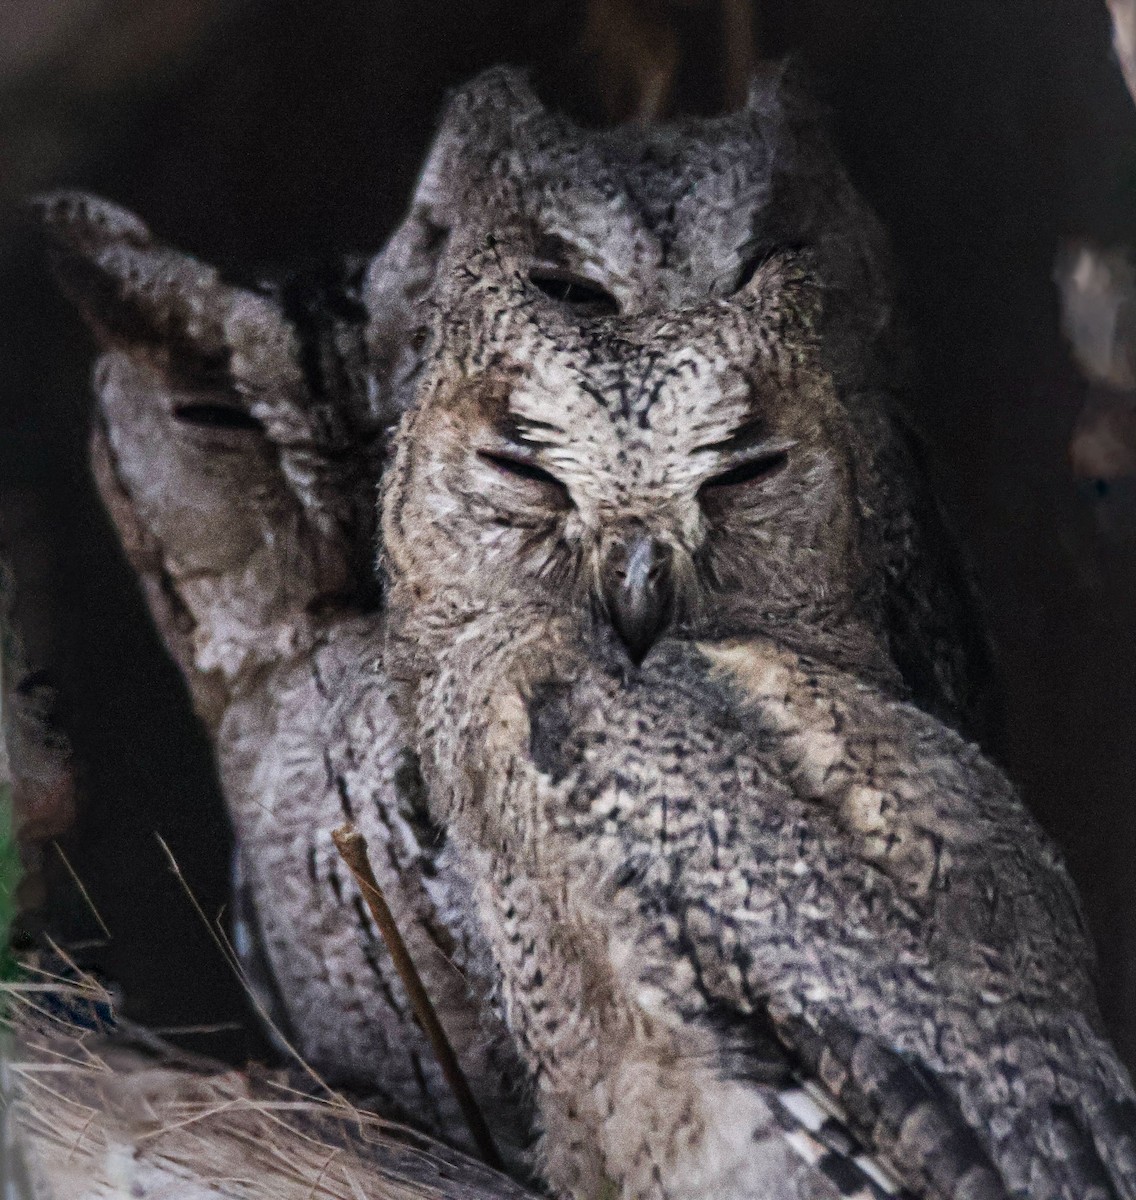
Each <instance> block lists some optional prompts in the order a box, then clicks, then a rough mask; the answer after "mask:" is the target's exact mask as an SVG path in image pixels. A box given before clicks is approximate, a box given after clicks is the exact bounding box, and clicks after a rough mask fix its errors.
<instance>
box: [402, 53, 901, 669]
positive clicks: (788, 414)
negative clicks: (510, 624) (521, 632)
mask: <svg viewBox="0 0 1136 1200" xmlns="http://www.w3.org/2000/svg"><path fill="white" fill-rule="evenodd" d="M408 228H417V229H418V230H419V231H422V230H427V229H429V230H431V231H432V237H433V240H434V242H435V244H436V247H437V249H436V256H437V257H436V264H437V265H436V268H435V274H434V278H433V281H432V285H431V289H430V293H429V303H428V305H427V306H426V307H427V309H428V311H429V314H430V319H429V321H428V322H427V324H426V327H425V328H424V334H425V335H426V337H425V351H424V353H423V357H422V360H421V363H422V365H421V370H420V374H419V377H418V380H417V396H416V401H415V404H414V407H413V410H412V412H411V413H410V414H409V416H408V417H407V418H406V420H405V421H404V425H403V428H402V430H401V433H400V437H399V451H398V458H397V462H396V464H395V466H394V468H393V470H392V471H391V473H390V475H389V476H388V479H387V484H386V498H385V526H384V534H383V541H384V551H385V553H386V556H387V561H388V569H389V571H390V573H391V575H392V576H393V577H394V579H395V580H396V582H397V581H402V582H405V583H407V584H409V585H410V586H411V587H412V588H413V595H414V596H415V597H416V598H417V599H415V600H414V601H413V603H415V604H420V602H421V598H422V597H423V596H430V597H432V598H433V599H435V600H438V601H439V603H440V604H441V609H442V610H444V611H449V612H450V613H451V615H452V616H453V619H454V620H461V621H464V620H466V619H468V618H469V615H470V614H471V613H472V612H477V611H485V610H496V611H506V610H515V609H516V608H517V607H518V606H522V607H528V608H530V609H531V608H532V607H533V606H535V607H536V608H537V609H539V610H541V611H542V612H546V613H553V614H560V615H573V614H574V615H575V616H577V617H578V618H579V620H580V621H582V622H585V623H587V624H588V625H589V626H590V627H591V628H593V629H595V630H596V631H597V632H604V631H606V632H608V633H611V634H612V635H613V638H614V639H615V644H617V645H621V646H622V647H623V649H624V650H625V651H626V653H627V655H628V656H630V658H631V659H632V660H636V661H637V660H639V659H641V658H642V657H643V656H644V655H645V654H646V653H647V652H648V651H649V649H650V647H651V645H652V644H653V642H654V641H655V640H656V639H657V638H658V637H659V636H660V634H662V633H663V631H664V630H675V629H677V630H682V631H685V632H686V633H688V634H691V635H695V636H696V635H698V634H702V633H707V634H708V633H711V632H717V633H736V632H744V631H746V630H749V629H753V628H755V627H757V626H759V625H761V624H762V623H764V622H768V621H770V620H797V621H804V620H808V621H813V622H825V621H840V620H842V619H845V618H847V617H848V616H849V615H852V614H853V613H854V611H855V610H856V609H857V608H858V607H859V608H863V607H865V605H869V606H870V601H866V600H865V596H866V594H867V593H871V592H872V591H873V587H874V585H873V582H872V580H871V579H869V578H867V574H868V573H867V572H866V570H865V567H864V561H865V556H864V554H863V552H862V545H861V543H862V538H861V532H862V524H863V522H862V520H861V515H862V514H861V510H860V508H859V506H858V501H859V493H860V490H861V488H862V481H861V480H858V479H857V461H856V455H855V453H854V452H853V443H854V442H855V440H856V437H857V434H856V432H855V430H854V428H853V425H852V422H850V420H849V417H848V412H847V408H846V405H845V397H846V395H847V394H848V393H849V392H850V391H854V390H860V389H862V388H864V387H865V386H866V382H865V381H867V380H870V379H872V378H873V376H874V375H875V373H876V372H877V371H878V362H877V359H876V355H877V344H878V343H879V342H880V341H881V339H882V338H883V336H884V334H885V332H886V326H887V312H888V304H887V288H886V284H885V282H884V278H885V273H884V270H883V267H882V265H881V264H882V250H881V246H880V243H879V236H878V230H877V227H876V225H875V223H874V221H873V220H872V219H871V218H870V216H869V215H868V214H867V213H866V211H865V209H864V207H863V205H862V202H860V200H859V199H858V197H856V195H855V193H854V192H853V191H852V189H851V188H850V186H849V185H848V183H847V180H846V178H845V176H844V174H843V172H842V171H841V170H840V168H839V166H838V164H837V163H836V161H835V159H834V157H833V156H832V155H831V152H830V151H829V150H828V148H827V145H826V143H825V142H824V140H823V137H822V136H821V134H820V133H819V131H818V129H817V126H816V124H815V122H813V121H811V120H809V119H807V118H806V116H805V115H804V110H802V109H801V108H799V106H798V103H797V102H796V101H795V100H791V99H790V98H789V94H788V93H787V92H786V90H785V88H784V87H783V86H782V84H781V82H780V81H777V80H775V81H773V82H770V83H769V84H767V85H765V86H762V87H756V88H755V89H754V93H753V95H752V96H751V99H750V103H749V105H748V106H747V107H746V108H745V109H744V110H743V111H742V112H740V113H735V114H732V115H731V116H728V117H724V118H721V119H718V120H713V121H699V122H691V123H689V124H686V125H683V124H678V125H672V126H664V127H658V128H653V129H648V130H643V129H641V128H637V129H634V130H628V129H623V130H614V131H587V130H582V129H580V128H578V127H576V126H575V125H573V124H572V123H571V122H570V121H568V120H567V119H565V118H563V117H561V116H557V115H555V114H551V113H549V112H548V111H546V110H545V109H544V108H543V107H542V106H541V105H540V104H539V102H538V101H537V100H536V99H535V98H534V97H533V95H532V94H531V92H529V91H528V89H527V87H526V86H525V84H524V82H523V80H521V79H520V78H519V77H518V76H517V75H515V74H513V73H510V72H503V71H498V72H492V73H490V74H489V75H488V76H485V77H483V78H482V79H481V80H479V81H477V82H476V83H475V84H474V85H472V86H471V87H470V88H469V89H467V90H466V91H465V92H464V93H461V94H459V96H458V97H457V98H456V99H455V101H454V102H453V104H452V105H451V108H450V111H449V113H448V116H447V118H446V120H445V122H444V123H443V126H442V130H441V132H440V134H439V137H438V140H437V143H436V148H435V150H434V152H433V154H432V156H431V158H430V160H429V161H428V163H427V165H426V168H425V171H424V173H423V178H422V181H421V184H420V186H419V190H418V193H417V197H416V201H415V208H414V213H413V214H412V218H411V221H410V222H409V223H408ZM404 236H405V235H404ZM877 590H878V589H877Z"/></svg>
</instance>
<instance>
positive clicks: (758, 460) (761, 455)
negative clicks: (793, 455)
mask: <svg viewBox="0 0 1136 1200" xmlns="http://www.w3.org/2000/svg"><path fill="white" fill-rule="evenodd" d="M795 444H796V443H795V442H781V443H779V444H773V443H771V444H770V445H769V447H768V448H766V449H762V450H760V451H756V452H755V451H754V450H752V449H750V450H747V451H746V453H745V454H738V455H736V456H734V457H733V459H732V461H731V460H730V459H726V460H725V461H724V462H722V463H721V464H719V466H720V467H721V468H722V469H720V470H718V471H717V472H715V474H713V475H711V476H710V478H709V479H706V480H704V481H703V483H702V484H701V486H700V487H699V489H698V491H699V494H701V495H704V494H706V493H707V492H715V491H723V490H726V489H729V488H735V487H744V486H745V485H746V484H751V483H764V482H765V481H766V480H767V479H772V478H773V476H774V475H779V474H780V473H781V472H782V471H783V470H784V469H785V468H786V467H787V466H788V465H789V450H790V448H791V447H792V446H794V445H795Z"/></svg>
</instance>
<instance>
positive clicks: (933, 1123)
mask: <svg viewBox="0 0 1136 1200" xmlns="http://www.w3.org/2000/svg"><path fill="white" fill-rule="evenodd" d="M775 1025H776V1028H777V1032H778V1035H779V1037H780V1038H781V1040H782V1042H783V1043H784V1044H785V1045H786V1047H787V1048H789V1050H790V1052H791V1054H792V1056H793V1058H794V1059H795V1060H796V1062H797V1063H798V1069H799V1070H800V1071H801V1072H802V1078H806V1079H809V1080H812V1081H815V1082H813V1083H811V1084H808V1085H806V1087H807V1088H809V1090H810V1091H813V1089H819V1090H818V1091H813V1094H814V1095H819V1096H820V1098H821V1104H822V1107H828V1108H830V1109H831V1110H832V1111H835V1112H838V1113H839V1114H841V1120H842V1122H843V1124H844V1126H845V1128H846V1130H847V1131H849V1132H850V1133H851V1134H852V1135H853V1136H854V1137H855V1138H857V1139H858V1144H859V1145H860V1146H861V1147H864V1148H865V1149H866V1150H867V1151H868V1152H869V1153H870V1154H871V1155H872V1158H871V1159H862V1160H861V1161H870V1162H873V1163H875V1164H878V1165H880V1166H882V1168H883V1170H884V1171H885V1172H887V1174H888V1175H889V1176H890V1177H892V1178H895V1179H898V1180H900V1181H902V1184H903V1185H904V1186H905V1187H906V1188H908V1189H909V1191H910V1194H914V1195H915V1196H918V1197H919V1198H920V1200H1009V1197H1011V1196H1018V1195H1025V1194H1027V1193H1025V1192H1022V1191H1020V1190H1019V1189H1020V1188H1021V1187H1022V1186H1029V1187H1030V1191H1029V1193H1028V1194H1030V1195H1033V1194H1034V1192H1033V1187H1035V1186H1036V1187H1038V1188H1043V1189H1044V1191H1043V1192H1042V1191H1039V1192H1038V1193H1037V1194H1039V1195H1041V1194H1044V1195H1045V1196H1051V1195H1052V1196H1060V1197H1062V1198H1063V1200H1088V1198H1089V1197H1092V1198H1094V1200H1131V1198H1132V1197H1134V1196H1136V1154H1134V1149H1136V1120H1134V1118H1136V1113H1134V1111H1133V1106H1132V1104H1131V1102H1130V1101H1128V1100H1125V1099H1123V1098H1122V1099H1114V1100H1111V1101H1107V1100H1106V1101H1100V1100H1096V1101H1094V1100H1092V1098H1090V1097H1088V1096H1086V1097H1085V1105H1086V1107H1085V1110H1084V1111H1075V1110H1074V1108H1073V1107H1072V1106H1069V1105H1061V1104H1058V1103H1056V1102H1054V1103H1053V1104H1051V1105H1048V1106H1046V1108H1045V1109H1044V1110H1043V1111H1038V1112H1036V1113H1031V1114H1029V1115H1028V1116H1027V1118H1026V1119H1027V1120H1028V1121H1029V1122H1030V1125H1031V1128H1030V1130H1029V1134H1030V1140H1031V1141H1032V1140H1033V1138H1035V1137H1036V1138H1037V1139H1038V1141H1039V1142H1040V1143H1041V1144H1043V1145H1044V1146H1045V1147H1046V1155H1045V1161H1044V1163H1043V1164H1037V1163H1035V1162H1034V1160H1033V1158H1032V1155H1033V1150H1032V1149H1031V1148H1030V1147H1029V1146H1027V1145H1026V1144H1025V1140H1024V1139H1023V1138H1022V1134H1023V1129H1022V1128H1021V1125H1020V1123H1018V1122H1009V1121H1007V1122H1005V1123H1004V1124H1005V1128H1004V1129H1001V1130H998V1131H994V1132H995V1140H996V1142H1003V1143H1005V1144H1006V1145H1012V1143H1013V1142H1014V1141H1015V1140H1017V1141H1021V1142H1022V1145H1021V1146H1020V1148H1019V1162H1018V1163H1017V1164H1016V1165H1015V1166H1013V1167H1011V1168H1010V1169H1012V1170H1014V1172H1015V1174H1016V1175H1017V1176H1018V1179H1017V1181H1016V1182H1015V1184H1014V1185H1013V1186H1012V1187H1011V1186H1010V1185H1009V1184H1008V1183H1007V1181H1006V1179H1005V1176H1004V1174H1003V1172H1002V1170H1000V1169H999V1168H998V1167H997V1166H996V1165H995V1164H994V1162H993V1161H992V1159H991V1157H990V1155H989V1153H988V1152H987V1151H986V1149H985V1148H984V1147H983V1145H982V1144H981V1142H980V1140H979V1138H978V1137H977V1135H976V1133H975V1131H974V1130H973V1129H972V1128H971V1127H970V1126H969V1125H968V1124H967V1122H966V1120H965V1119H964V1118H963V1115H962V1113H961V1112H960V1110H959V1107H958V1105H957V1103H956V1102H955V1101H954V1099H953V1098H952V1097H951V1096H950V1095H949V1094H948V1092H947V1090H946V1089H945V1088H944V1087H942V1086H940V1084H939V1082H938V1081H937V1080H936V1078H935V1077H934V1075H933V1073H932V1072H931V1071H930V1070H929V1069H926V1068H924V1067H923V1066H922V1065H921V1064H919V1063H917V1062H913V1061H911V1060H910V1059H908V1058H907V1057H906V1056H904V1055H901V1054H899V1053H898V1052H896V1051H895V1050H893V1049H892V1048H890V1047H889V1046H887V1045H885V1044H884V1043H883V1042H881V1041H880V1040H879V1039H877V1038H874V1037H872V1036H870V1035H865V1034H863V1033H860V1032H858V1031H856V1030H855V1029H853V1028H852V1027H851V1026H850V1025H848V1024H847V1023H845V1022H843V1021H841V1020H840V1019H839V1018H837V1017H834V1016H832V1015H831V1014H827V1013H824V1012H819V1011H810V1010H809V1009H808V1008H806V1010H805V1012H804V1014H803V1015H801V1016H798V1017H792V1018H785V1017H783V1018H780V1019H775ZM999 1154H1000V1157H1001V1159H1002V1160H1003V1161H1004V1162H1005V1161H1009V1159H1008V1158H1007V1156H1005V1155H1002V1153H1001V1150H1000V1151H999ZM1012 1156H1013V1152H1012V1151H1011V1155H1010V1158H1012ZM1023 1179H1028V1180H1031V1183H1030V1184H1027V1185H1023V1184H1022V1183H1021V1180H1023ZM901 1194H904V1195H906V1194H908V1193H906V1192H905V1193H901Z"/></svg>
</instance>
